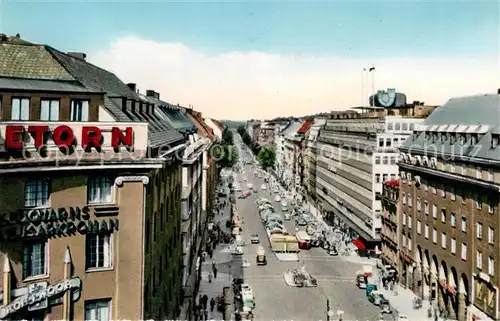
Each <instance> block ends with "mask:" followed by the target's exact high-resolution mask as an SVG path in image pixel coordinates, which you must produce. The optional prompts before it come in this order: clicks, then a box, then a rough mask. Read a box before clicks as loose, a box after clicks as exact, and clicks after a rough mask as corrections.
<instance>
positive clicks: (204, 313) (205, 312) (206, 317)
mask: <svg viewBox="0 0 500 321" xmlns="http://www.w3.org/2000/svg"><path fill="white" fill-rule="evenodd" d="M203 315H204V316H205V320H208V311H207V310H204V311H203Z"/></svg>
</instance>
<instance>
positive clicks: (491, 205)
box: [488, 197, 495, 214]
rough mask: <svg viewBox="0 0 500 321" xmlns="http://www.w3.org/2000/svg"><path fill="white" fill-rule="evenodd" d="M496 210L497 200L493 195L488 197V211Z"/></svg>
mask: <svg viewBox="0 0 500 321" xmlns="http://www.w3.org/2000/svg"><path fill="white" fill-rule="evenodd" d="M494 211H495V201H494V200H493V198H492V197H490V198H488V213H490V214H492V213H493V212H494Z"/></svg>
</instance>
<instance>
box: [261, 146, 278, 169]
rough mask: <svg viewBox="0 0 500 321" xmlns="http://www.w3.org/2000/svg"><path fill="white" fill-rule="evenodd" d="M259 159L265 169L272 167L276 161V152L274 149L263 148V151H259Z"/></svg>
mask: <svg viewBox="0 0 500 321" xmlns="http://www.w3.org/2000/svg"><path fill="white" fill-rule="evenodd" d="M257 159H258V160H259V163H260V164H261V165H262V166H263V167H265V168H267V167H272V166H273V165H274V162H275V160H276V152H275V151H274V149H273V148H270V147H262V149H261V150H260V151H259V154H258V156H257Z"/></svg>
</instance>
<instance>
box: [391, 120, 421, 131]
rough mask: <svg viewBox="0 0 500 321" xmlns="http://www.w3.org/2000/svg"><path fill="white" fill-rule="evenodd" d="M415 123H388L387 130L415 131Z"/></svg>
mask: <svg viewBox="0 0 500 321" xmlns="http://www.w3.org/2000/svg"><path fill="white" fill-rule="evenodd" d="M414 128H415V123H398V122H396V123H387V130H391V131H392V130H394V131H405V132H406V131H413V129H414Z"/></svg>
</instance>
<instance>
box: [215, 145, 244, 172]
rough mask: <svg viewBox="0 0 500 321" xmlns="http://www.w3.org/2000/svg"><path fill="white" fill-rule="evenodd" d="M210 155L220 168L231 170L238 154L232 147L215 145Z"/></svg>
mask: <svg viewBox="0 0 500 321" xmlns="http://www.w3.org/2000/svg"><path fill="white" fill-rule="evenodd" d="M211 154H212V156H213V157H214V158H215V160H216V161H217V164H219V165H220V166H221V167H227V168H231V167H233V166H234V165H235V164H236V162H237V161H238V152H237V150H236V147H235V146H234V145H227V144H223V145H217V146H216V147H214V148H212V153H211Z"/></svg>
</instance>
